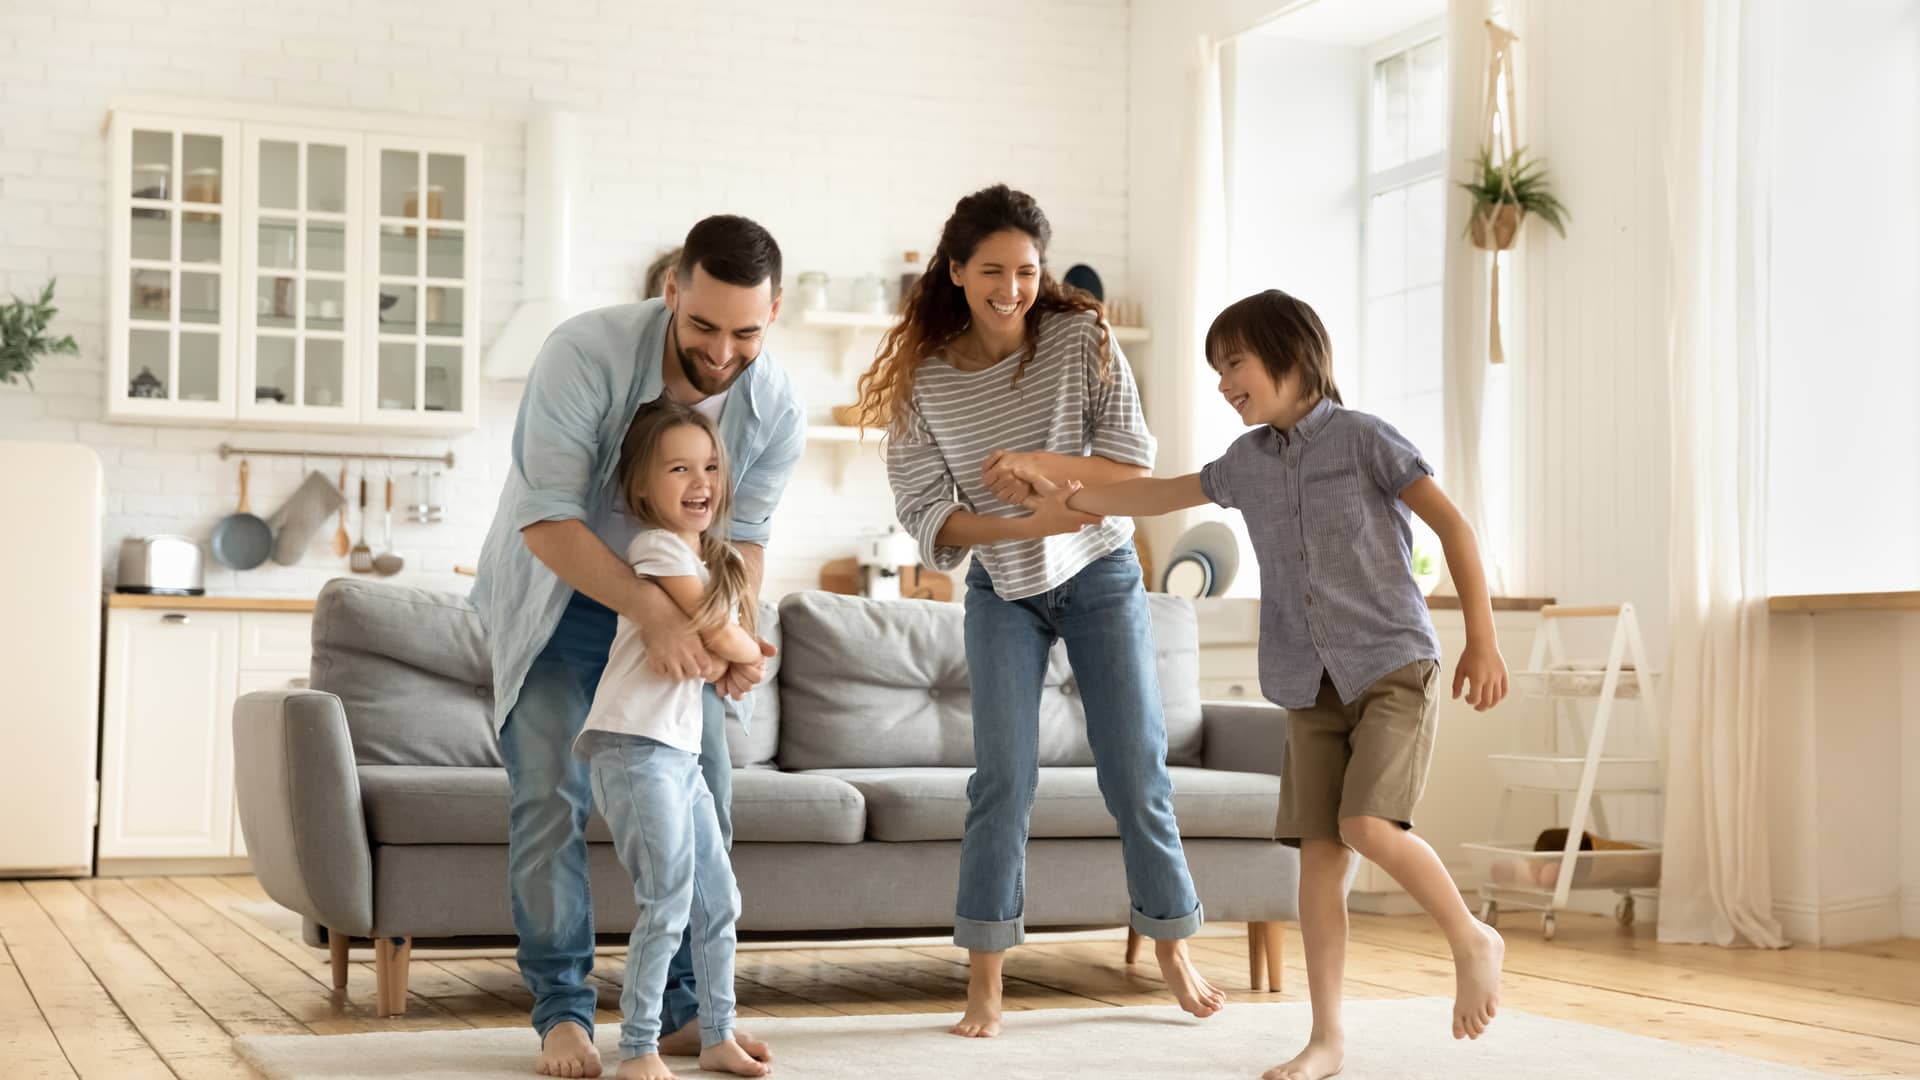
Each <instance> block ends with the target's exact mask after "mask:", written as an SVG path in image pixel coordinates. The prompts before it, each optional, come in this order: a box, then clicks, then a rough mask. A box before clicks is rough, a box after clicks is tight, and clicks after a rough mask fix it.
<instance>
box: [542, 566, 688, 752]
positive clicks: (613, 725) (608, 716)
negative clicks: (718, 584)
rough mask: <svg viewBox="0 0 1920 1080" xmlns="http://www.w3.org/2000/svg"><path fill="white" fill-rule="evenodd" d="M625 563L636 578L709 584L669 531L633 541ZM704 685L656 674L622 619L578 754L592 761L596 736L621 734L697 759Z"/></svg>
mask: <svg viewBox="0 0 1920 1080" xmlns="http://www.w3.org/2000/svg"><path fill="white" fill-rule="evenodd" d="M627 562H628V564H629V565H631V566H632V567H633V572H634V574H635V575H636V576H638V577H691V578H698V579H699V581H700V584H701V586H702V587H703V588H704V587H705V586H706V584H707V567H706V564H705V563H703V562H701V561H700V558H699V556H698V555H696V554H695V553H694V551H693V549H692V548H689V547H688V546H687V543H686V541H684V540H682V539H680V538H679V537H678V536H675V535H674V534H673V533H670V532H668V531H667V530H665V529H646V530H644V531H642V532H641V533H640V535H638V536H636V537H634V538H633V543H631V544H629V545H628V546H627ZM705 685H706V684H705V683H704V682H702V681H701V680H700V679H699V678H697V677H696V678H692V679H674V678H669V677H668V676H665V675H661V674H659V673H658V672H656V671H654V670H653V668H652V667H651V666H650V665H648V663H647V655H646V646H645V645H643V644H642V643H641V640H640V628H639V627H638V626H636V625H635V624H634V623H633V621H632V620H631V619H629V618H627V617H626V616H625V615H622V616H620V618H619V621H618V623H617V625H616V626H615V629H614V633H613V647H612V648H611V649H610V650H608V652H607V667H606V670H605V671H603V672H601V673H600V686H599V687H598V688H597V689H596V690H594V692H593V707H592V708H591V709H589V710H588V712H587V724H586V727H585V728H584V729H582V731H581V732H580V737H579V738H578V739H576V740H574V752H575V753H577V754H582V755H591V754H592V752H593V750H594V749H595V748H596V747H595V745H594V744H595V742H596V740H595V738H594V733H595V732H617V733H619V734H622V735H641V736H645V737H646V738H649V739H654V740H657V741H659V742H663V743H665V744H667V745H668V746H671V747H673V748H674V749H676V750H685V751H687V752H688V753H692V754H697V753H699V752H700V729H701V715H700V710H701V703H700V693H701V690H702V689H703V688H704V687H705Z"/></svg>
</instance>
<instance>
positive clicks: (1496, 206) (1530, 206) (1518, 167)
mask: <svg viewBox="0 0 1920 1080" xmlns="http://www.w3.org/2000/svg"><path fill="white" fill-rule="evenodd" d="M1474 165H1475V166H1476V170H1477V172H1478V173H1479V176H1478V177H1477V178H1476V179H1474V180H1472V181H1465V182H1462V183H1461V184H1460V187H1461V188H1463V189H1465V190H1466V192H1467V194H1469V195H1472V196H1473V215H1472V217H1470V218H1469V219H1468V221H1467V235H1468V236H1470V237H1472V238H1473V246H1474V247H1477V248H1480V249H1481V250H1483V251H1505V250H1507V249H1508V248H1510V247H1512V246H1513V241H1514V238H1515V237H1516V236H1518V235H1519V233H1520V223H1521V222H1522V221H1523V220H1525V218H1526V216H1527V215H1528V214H1537V215H1539V217H1540V219H1541V220H1542V221H1545V222H1546V223H1547V224H1549V225H1551V226H1553V228H1554V231H1556V232H1558V233H1559V234H1560V235H1561V236H1565V235H1567V218H1568V216H1569V215H1568V214H1567V207H1566V204H1564V203H1562V202H1561V201H1560V200H1559V199H1558V198H1556V197H1555V196H1554V194H1553V192H1551V191H1549V190H1547V173H1546V166H1545V164H1544V163H1543V162H1541V160H1540V159H1539V158H1528V157H1527V148H1526V147H1524V146H1523V147H1520V148H1519V149H1517V150H1515V151H1514V152H1513V156H1512V157H1510V158H1507V159H1505V160H1503V161H1498V162H1496V161H1494V159H1493V152H1492V151H1491V150H1489V149H1487V148H1485V147H1482V148H1481V150H1480V153H1479V155H1478V156H1477V157H1475V158H1474Z"/></svg>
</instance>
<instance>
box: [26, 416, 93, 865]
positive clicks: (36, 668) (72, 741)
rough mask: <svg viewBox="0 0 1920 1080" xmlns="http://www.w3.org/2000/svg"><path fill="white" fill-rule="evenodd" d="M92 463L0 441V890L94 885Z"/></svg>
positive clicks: (85, 453)
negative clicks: (21, 882)
mask: <svg viewBox="0 0 1920 1080" xmlns="http://www.w3.org/2000/svg"><path fill="white" fill-rule="evenodd" d="M104 487H105V484H104V481H103V479H102V476H101V471H100V458H99V456H98V455H97V454H95V453H94V452H93V450H92V448H90V447H88V446H85V445H83V444H80V443H46V442H7V441H0V878H11V877H72V876H85V875H88V874H91V873H93V828H94V819H95V808H96V807H97V806H98V805H99V799H98V798H97V797H96V795H95V791H96V786H95V784H96V780H95V777H96V776H97V768H96V764H95V763H96V758H97V753H98V749H97V748H98V746H99V741H100V740H99V732H100V619H101V595H102V574H101V566H102V561H101V560H102V555H101V548H100V537H101V520H100V519H101V511H102V508H103V506H104V499H103V489H104Z"/></svg>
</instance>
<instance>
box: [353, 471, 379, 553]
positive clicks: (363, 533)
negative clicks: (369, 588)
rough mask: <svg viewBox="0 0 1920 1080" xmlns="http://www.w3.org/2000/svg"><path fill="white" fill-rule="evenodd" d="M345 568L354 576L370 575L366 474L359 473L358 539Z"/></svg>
mask: <svg viewBox="0 0 1920 1080" xmlns="http://www.w3.org/2000/svg"><path fill="white" fill-rule="evenodd" d="M347 566H348V567H349V568H351V569H352V570H353V572H354V573H356V574H366V573H371V572H372V570H373V549H372V548H370V547H368V546H367V473H366V470H365V469H362V470H361V471H360V539H359V541H358V542H357V543H355V544H354V545H353V551H352V552H351V553H349V554H348V556H347Z"/></svg>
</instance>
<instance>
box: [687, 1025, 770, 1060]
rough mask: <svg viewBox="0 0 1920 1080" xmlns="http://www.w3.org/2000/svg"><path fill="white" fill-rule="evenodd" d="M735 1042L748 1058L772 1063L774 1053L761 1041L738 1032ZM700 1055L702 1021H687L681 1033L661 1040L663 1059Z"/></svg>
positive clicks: (734, 1035) (734, 1038) (735, 1035)
mask: <svg viewBox="0 0 1920 1080" xmlns="http://www.w3.org/2000/svg"><path fill="white" fill-rule="evenodd" d="M733 1041H734V1042H736V1043H739V1044H740V1049H742V1050H745V1051H746V1052H747V1056H748V1057H750V1058H752V1059H753V1060H755V1061H758V1062H761V1063H763V1064H771V1063H772V1061H773V1051H772V1050H770V1049H768V1048H767V1044H766V1043H764V1042H762V1041H760V1040H759V1039H756V1038H754V1037H753V1036H751V1035H749V1034H747V1033H746V1032H744V1031H736V1032H734V1033H733ZM699 1053H700V1021H698V1020H689V1021H687V1022H686V1024H685V1025H684V1026H682V1027H681V1028H680V1030H679V1031H676V1032H674V1033H673V1034H671V1035H668V1036H666V1037H665V1038H662V1039H661V1040H660V1056H662V1057H695V1056H697V1055H698V1054H699Z"/></svg>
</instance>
